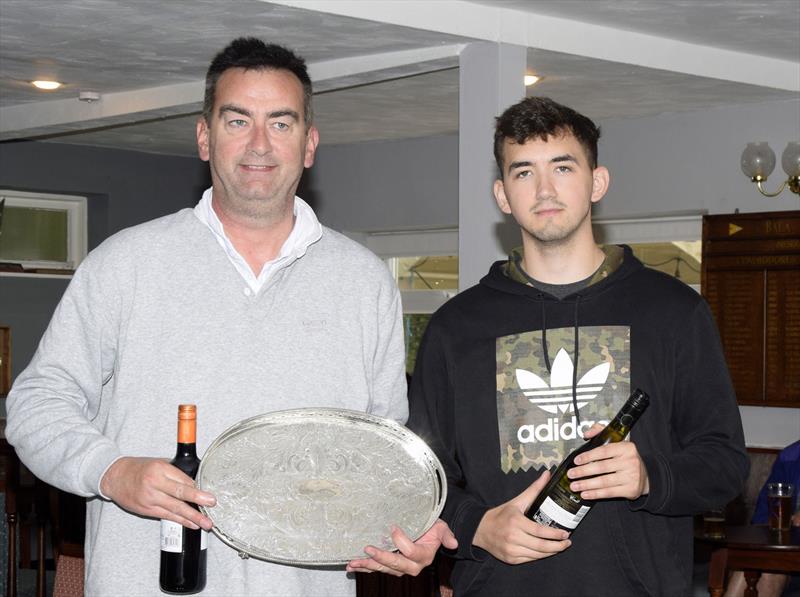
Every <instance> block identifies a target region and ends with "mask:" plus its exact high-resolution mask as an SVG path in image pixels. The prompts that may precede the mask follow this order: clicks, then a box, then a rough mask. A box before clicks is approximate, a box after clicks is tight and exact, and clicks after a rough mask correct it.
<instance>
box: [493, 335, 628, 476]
mask: <svg viewBox="0 0 800 597" xmlns="http://www.w3.org/2000/svg"><path fill="white" fill-rule="evenodd" d="M574 332H575V330H574V328H559V329H552V330H550V329H549V330H547V344H548V348H549V351H550V354H551V355H552V354H555V355H556V356H555V358H553V359H552V361H551V371H550V373H548V371H547V368H546V366H545V359H544V353H543V350H542V339H541V332H540V331H535V332H525V333H522V334H514V335H511V336H506V337H503V338H498V339H497V343H496V357H497V358H496V367H497V368H496V373H497V420H498V425H499V429H498V431H499V437H500V446H499V448H500V464H501V468H502V470H503V472H505V473H509V472H516V471H519V470H523V471H525V470H528V469H529V468H531V467H535V468H537V469H539V468H543V467H552V466H556V465H557V464H558V463H559V462H561V460H562V459H563V458H564V456H566V455H567V454H568V453H569V452H571V451H572V450H573V449H575V448H576V447H577V446H578V445H580V444H581V443H583V433H584V432H585V431H586V430H587V429H588V428H589V427H591V426H592V424H593V423H595V422H599V423H601V424H606V423H607V422H608V421H609V420H610V419H611V417H613V416H614V414H615V413H616V412H617V410H618V409H619V407H620V406H622V403H623V402H624V401H625V399H626V398H627V395H628V391H629V388H630V329H629V328H628V327H627V326H593V327H582V328H580V334H579V350H578V352H579V358H578V362H577V363H573V358H574V350H575V349H574ZM574 368H577V380H578V381H577V384H576V394H577V408H578V410H579V411H580V419H581V420H580V424H578V421H577V417H576V416H575V406H573V402H572V378H573V370H574Z"/></svg>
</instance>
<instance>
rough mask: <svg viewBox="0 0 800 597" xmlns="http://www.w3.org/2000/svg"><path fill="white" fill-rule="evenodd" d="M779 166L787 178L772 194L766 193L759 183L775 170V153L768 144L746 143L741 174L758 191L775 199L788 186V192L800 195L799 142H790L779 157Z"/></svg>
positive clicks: (764, 180)
mask: <svg viewBox="0 0 800 597" xmlns="http://www.w3.org/2000/svg"><path fill="white" fill-rule="evenodd" d="M781 166H783V170H784V172H786V174H788V175H789V178H788V179H786V180H785V181H784V183H783V184H782V185H781V187H780V188H779V189H778V190H777V191H775V192H774V193H767V192H766V191H765V190H764V187H763V186H762V185H761V183H763V182H766V180H767V177H768V176H769V175H770V174H772V171H773V170H774V169H775V152H774V151H772V148H771V147H770V146H769V144H768V143H764V142H761V143H748V144H747V147H745V149H744V151H743V152H742V172H744V174H745V176H747V177H748V178H749V179H750V180H751V181H753V182H754V183H756V186H758V190H759V191H760V192H761V194H762V195H765V196H766V197H776V196H778V195H780V194H781V192H782V191H783V189H784V188H785V187H786V186H787V185H788V187H789V190H790V191H791V192H792V193H794V194H796V195H800V142H798V141H790V142H789V144H788V145H787V146H786V149H784V150H783V155H781Z"/></svg>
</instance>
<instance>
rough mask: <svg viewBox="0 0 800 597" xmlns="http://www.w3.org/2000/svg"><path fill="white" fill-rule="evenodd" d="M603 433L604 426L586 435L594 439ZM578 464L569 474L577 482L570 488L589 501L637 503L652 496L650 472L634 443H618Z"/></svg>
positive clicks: (577, 460) (586, 455)
mask: <svg viewBox="0 0 800 597" xmlns="http://www.w3.org/2000/svg"><path fill="white" fill-rule="evenodd" d="M602 429H603V427H602V426H600V425H597V424H595V425H592V427H591V429H589V431H587V432H586V434H585V437H586V439H590V438H592V437H594V436H595V435H597V434H598V433H600V431H602ZM575 464H576V466H574V467H572V468H571V469H569V470H568V471H567V476H568V477H569V478H570V479H574V481H573V482H572V483H570V486H569V487H570V489H571V490H572V491H575V492H580V494H581V497H582V498H583V499H585V500H601V499H607V498H627V499H629V500H635V499H636V498H638V497H640V496H642V495H645V494H648V493H650V480H649V478H648V476H647V468H646V467H645V466H644V462H643V461H642V458H641V456H639V451H638V450H637V449H636V444H634V443H633V442H630V441H621V442H614V443H610V444H606V445H605V446H600V447H599V448H595V449H594V450H589V451H588V452H584V453H583V454H580V455H578V456H577V457H576V458H575ZM585 477H592V478H590V479H587V478H585Z"/></svg>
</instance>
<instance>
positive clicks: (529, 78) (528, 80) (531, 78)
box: [524, 75, 542, 87]
mask: <svg viewBox="0 0 800 597" xmlns="http://www.w3.org/2000/svg"><path fill="white" fill-rule="evenodd" d="M524 80H525V87H530V86H531V85H533V84H535V83H537V82H539V81H541V80H542V78H541V77H537V76H536V75H525V79H524Z"/></svg>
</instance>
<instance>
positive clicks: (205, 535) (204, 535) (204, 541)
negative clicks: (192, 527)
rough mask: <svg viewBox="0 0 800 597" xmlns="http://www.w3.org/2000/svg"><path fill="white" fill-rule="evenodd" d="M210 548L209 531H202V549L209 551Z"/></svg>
mask: <svg viewBox="0 0 800 597" xmlns="http://www.w3.org/2000/svg"><path fill="white" fill-rule="evenodd" d="M207 548H208V531H204V530H203V529H200V549H201V550H203V549H207Z"/></svg>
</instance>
